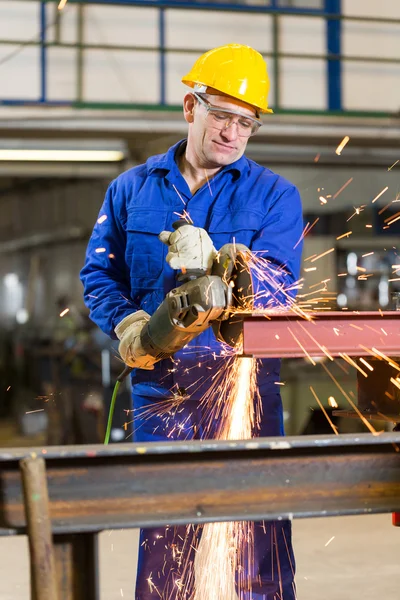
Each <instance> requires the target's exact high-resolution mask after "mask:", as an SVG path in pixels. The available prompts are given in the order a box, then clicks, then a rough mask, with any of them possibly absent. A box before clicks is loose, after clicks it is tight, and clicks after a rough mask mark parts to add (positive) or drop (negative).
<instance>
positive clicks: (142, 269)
mask: <svg viewBox="0 0 400 600" xmlns="http://www.w3.org/2000/svg"><path fill="white" fill-rule="evenodd" d="M185 144H186V142H185V140H183V141H180V142H179V143H177V144H175V145H174V146H172V147H171V148H170V149H169V150H168V152H166V153H165V154H161V155H157V156H153V157H151V158H149V159H148V160H147V162H146V163H145V164H143V165H139V166H137V167H134V168H132V169H130V170H128V171H126V172H124V173H122V174H121V175H120V176H119V177H117V178H116V179H115V180H114V181H113V182H112V183H111V184H110V186H109V188H108V190H107V193H106V196H105V200H104V203H103V206H102V208H101V210H100V214H99V218H98V221H97V223H96V225H95V227H94V229H93V233H92V236H91V238H90V241H89V244H88V248H87V253H86V262H85V265H84V267H83V269H82V272H81V279H82V282H83V285H84V298H85V302H86V305H87V306H88V307H89V309H90V317H91V319H92V320H93V321H94V322H95V323H96V324H97V325H98V326H99V327H100V328H101V329H102V330H103V331H104V332H106V333H107V334H108V335H110V336H111V337H112V338H115V333H114V329H115V327H116V325H117V324H118V323H119V322H120V321H121V320H122V319H123V318H124V317H126V316H127V315H129V314H130V313H132V312H133V311H136V310H138V309H143V310H145V311H147V312H148V313H149V314H152V313H153V312H154V311H155V310H156V308H157V307H158V306H159V304H160V303H161V302H162V301H163V299H164V298H165V295H166V294H167V292H169V291H170V290H171V289H172V288H174V287H176V285H179V284H177V280H176V273H175V272H174V271H173V270H172V269H171V268H170V267H169V265H168V264H167V263H166V261H165V257H166V254H167V247H166V245H165V244H163V243H162V242H161V241H160V240H159V239H158V234H159V233H160V232H161V231H162V230H172V223H173V222H174V221H176V220H177V219H178V218H179V215H181V214H182V212H183V210H185V211H186V212H187V213H189V215H190V217H191V219H192V221H193V224H194V225H195V226H197V227H203V228H204V229H205V230H206V231H207V232H208V233H209V235H210V237H211V239H212V241H213V243H214V246H215V248H217V249H219V248H221V246H222V245H223V244H225V243H227V242H232V241H236V242H237V243H242V244H245V245H246V246H248V247H249V248H250V249H251V250H253V251H257V252H258V253H259V254H260V255H263V256H265V257H267V258H268V260H269V261H270V264H271V265H276V266H284V269H282V271H281V274H280V275H277V276H276V279H277V280H278V283H279V281H280V280H282V283H283V284H284V286H285V288H288V287H290V286H291V285H293V284H294V283H295V282H296V281H297V280H298V278H299V272H300V260H301V247H302V244H301V243H298V242H299V239H300V238H301V234H302V230H303V221H302V211H301V200H300V196H299V193H298V191H297V189H296V187H295V186H294V185H292V184H291V183H289V182H288V181H286V180H285V179H284V178H282V177H280V176H279V175H277V174H275V173H273V172H272V171H270V170H269V169H266V168H264V167H262V166H260V165H258V164H257V163H255V162H253V161H252V160H249V159H248V158H246V157H245V156H242V157H241V158H239V159H238V160H237V161H235V162H233V163H232V164H230V165H228V166H225V167H223V168H222V169H221V170H220V171H219V172H218V173H217V175H215V176H214V177H213V178H212V179H211V180H210V181H209V182H208V183H206V184H205V185H203V187H201V188H200V189H199V190H197V191H196V193H195V194H193V195H192V194H191V192H190V190H189V187H188V185H187V183H186V181H185V180H184V178H183V177H182V175H181V173H180V171H179V169H178V166H177V163H176V160H175V159H176V154H177V152H182V151H183V150H184V147H185ZM253 283H254V287H255V289H256V291H258V292H259V291H260V289H262V288H263V287H264V288H266V290H267V291H268V284H265V282H264V283H260V282H259V281H258V280H257V278H254V279H253ZM271 291H272V292H273V293H274V294H275V297H276V298H278V296H279V292H278V294H277V292H276V289H273V290H271ZM290 294H291V295H292V296H294V295H295V291H294V290H293V291H291V293H290ZM271 298H273V296H271ZM278 300H279V302H286V301H287V298H286V297H284V296H283V295H282V297H281V298H278ZM267 302H268V300H267V299H266V300H265V303H267ZM269 305H271V301H269ZM220 350H221V345H220V344H219V343H218V342H217V341H216V339H215V337H214V335H213V332H212V330H211V328H209V329H208V330H207V331H206V332H204V333H203V334H201V335H200V336H198V337H197V338H196V339H194V340H193V341H192V342H191V343H190V344H189V345H188V346H186V347H185V348H184V349H183V350H181V351H180V352H178V353H177V354H176V355H175V357H174V359H175V361H174V363H172V362H171V360H169V359H168V360H166V361H161V362H160V363H157V364H156V365H155V369H154V371H143V370H138V369H135V370H134V371H133V373H132V384H133V391H134V392H135V386H136V385H139V384H140V385H141V387H140V389H141V390H143V384H144V385H145V386H146V385H147V386H148V391H149V395H150V396H151V395H152V394H153V392H152V390H154V387H155V386H156V387H157V386H158V387H159V386H162V387H164V388H165V389H173V388H175V389H176V388H178V387H179V388H184V389H185V390H187V391H188V392H189V393H191V394H192V398H195V399H196V398H197V399H198V398H200V397H201V395H202V394H203V393H204V390H205V389H206V388H207V385H208V386H209V385H210V383H209V382H210V381H211V380H212V376H213V372H215V371H216V370H218V369H220V368H221V361H220V360H218V358H217V357H218V354H219V353H220ZM222 360H225V359H222ZM278 379H279V360H275V359H272V360H271V359H268V360H263V361H261V367H260V370H259V375H258V382H259V387H260V393H261V396H267V395H268V394H272V393H273V394H276V393H277V388H278V386H276V385H274V383H275V382H276V381H277V380H278ZM207 382H208V384H207ZM145 389H146V388H145Z"/></svg>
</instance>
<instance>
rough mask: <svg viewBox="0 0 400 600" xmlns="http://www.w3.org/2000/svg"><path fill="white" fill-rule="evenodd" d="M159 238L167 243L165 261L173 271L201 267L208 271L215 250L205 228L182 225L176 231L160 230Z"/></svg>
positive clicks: (214, 255)
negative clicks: (167, 249)
mask: <svg viewBox="0 0 400 600" xmlns="http://www.w3.org/2000/svg"><path fill="white" fill-rule="evenodd" d="M158 237H159V239H160V240H161V241H162V242H163V243H164V244H167V246H168V248H169V251H168V254H167V258H166V260H167V263H168V264H169V266H170V267H171V268H172V269H174V270H175V271H177V270H179V269H181V270H183V271H185V270H186V271H187V270H188V269H202V270H204V271H207V272H210V271H211V267H212V264H213V261H214V259H215V257H216V256H217V254H218V253H217V251H216V249H215V248H214V245H213V243H212V241H211V238H210V236H209V235H208V233H207V231H206V230H205V229H202V228H201V227H194V225H189V224H188V225H182V226H181V227H179V229H177V230H176V231H172V232H171V231H162V232H161V233H160V235H159V236H158Z"/></svg>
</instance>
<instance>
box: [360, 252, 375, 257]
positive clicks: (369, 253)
mask: <svg viewBox="0 0 400 600" xmlns="http://www.w3.org/2000/svg"><path fill="white" fill-rule="evenodd" d="M372 254H374V252H367V254H362V255H361V257H362V258H365V257H366V256H372Z"/></svg>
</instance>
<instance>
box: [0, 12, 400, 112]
mask: <svg viewBox="0 0 400 600" xmlns="http://www.w3.org/2000/svg"><path fill="white" fill-rule="evenodd" d="M31 1H32V2H36V3H37V4H38V8H39V15H38V20H39V34H38V36H37V38H35V39H31V40H28V41H23V40H4V39H0V46H4V45H5V46H14V47H15V46H17V47H18V48H20V49H23V48H25V47H29V46H35V47H39V48H40V65H39V69H40V95H39V97H38V98H37V99H35V100H32V99H30V100H29V99H27V98H13V99H1V97H0V105H8V106H15V105H46V106H54V105H58V106H59V105H62V106H69V107H73V108H91V109H114V110H115V109H122V110H126V109H138V110H149V111H154V110H168V111H177V110H181V107H180V106H176V105H174V104H169V103H168V102H167V100H166V74H167V64H166V56H167V54H168V53H181V54H188V53H191V54H193V56H194V57H195V56H199V55H200V54H201V52H202V50H199V49H198V48H196V49H194V48H175V47H171V46H167V45H166V23H165V11H166V9H181V10H182V9H185V10H188V11H192V10H204V11H219V12H235V13H237V12H242V13H247V14H249V13H250V14H254V16H255V17H256V16H257V15H260V14H263V15H265V14H268V15H271V17H272V51H271V52H263V54H264V56H267V57H269V58H272V59H273V79H274V83H275V86H274V93H273V98H272V102H271V104H272V106H273V108H274V112H275V113H286V114H312V115H315V114H323V115H348V116H352V117H354V116H362V117H365V116H371V117H390V116H393V115H392V114H390V113H388V112H384V111H354V110H352V111H348V110H344V109H343V106H342V88H343V78H342V65H343V62H344V61H351V62H359V63H364V64H365V63H371V64H387V65H399V64H400V58H396V57H378V58H375V57H368V56H360V55H351V56H350V55H344V54H343V53H342V48H341V38H342V23H343V22H345V21H346V22H362V23H365V24H382V25H384V24H386V25H387V24H390V25H396V26H399V33H400V19H391V18H382V17H380V18H375V17H364V16H349V15H343V14H341V13H340V7H341V0H324V2H323V4H324V8H323V9H318V8H307V6H306V4H307V2H306V0H305V1H304V4H305V6H304V7H301V8H299V7H294V6H289V5H288V6H283V5H282V4H283V0H269V2H268V1H267V0H266V3H265V5H260V4H255V3H252V2H251V0H249V1H248V2H244V1H242V2H239V1H236V2H221V1H215V2H211V1H208V2H207V1H204V0H199V1H197V0H196V1H193V0H190V1H187V0H68V4H70V5H75V6H77V8H78V16H77V25H76V27H77V31H76V36H77V42H76V43H74V42H65V41H61V40H59V39H58V36H57V35H56V36H55V40H54V41H50V40H49V35H48V34H49V30H50V29H51V28H55V30H56V31H57V28H59V24H60V19H61V18H62V12H59V13H57V11H56V10H55V13H57V14H56V15H55V18H54V20H53V21H52V22H51V21H49V20H48V15H47V8H48V6H49V5H54V9H56V8H57V4H58V2H59V0H42V1H39V0H31ZM96 4H97V5H103V6H104V5H115V6H130V7H132V10H133V9H134V8H135V7H142V8H143V7H147V8H149V7H153V8H158V11H159V13H158V45H157V46H148V45H146V46H140V45H126V44H119V45H118V44H98V43H88V42H86V41H85V40H84V19H85V15H84V9H85V6H86V5H96ZM288 4H289V0H288ZM285 15H292V16H297V17H299V18H302V17H308V18H309V17H314V18H319V19H321V18H323V19H324V20H325V22H326V43H325V47H326V52H325V53H324V54H316V53H307V52H303V53H290V52H282V51H281V50H280V48H281V41H280V27H279V24H280V22H279V20H280V18H281V17H282V16H285ZM54 47H57V48H77V50H78V52H77V59H76V93H75V99H74V100H57V101H54V100H51V99H49V97H48V93H47V88H48V76H49V74H48V50H49V49H50V48H54ZM18 48H17V50H15V49H14V50H13V51H11V52H10V54H9V55H6V56H5V57H3V59H2V60H1V61H0V69H1V66H2V64H4V62H6V60H12V58H13V56H14V55H15V54H16V53H17V52H18ZM208 49H209V48H204V49H203V50H204V51H206V50H208ZM87 50H110V51H111V50H112V51H132V52H138V51H154V52H157V53H158V58H159V60H158V69H159V77H158V80H159V101H158V103H146V104H144V103H132V102H105V101H104V102H103V101H101V100H100V101H97V102H87V101H85V100H84V99H83V82H84V77H85V67H84V60H83V59H84V53H85V51H87ZM283 59H311V60H324V61H325V63H326V69H327V78H326V79H327V98H328V105H327V109H326V110H314V109H309V110H304V109H285V108H283V107H282V106H281V85H280V74H281V61H282V60H283Z"/></svg>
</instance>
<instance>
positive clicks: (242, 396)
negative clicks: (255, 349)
mask: <svg viewBox="0 0 400 600" xmlns="http://www.w3.org/2000/svg"><path fill="white" fill-rule="evenodd" d="M256 372H257V366H256V361H255V359H253V358H239V357H236V358H235V360H234V363H233V365H232V368H231V369H230V371H228V373H229V380H230V381H231V385H232V387H231V390H230V393H229V394H228V398H227V399H226V400H225V399H222V401H223V402H224V404H225V403H226V410H224V413H225V414H226V418H225V419H222V421H221V428H220V430H219V432H218V436H217V439H221V440H246V439H251V437H252V435H253V431H254V425H255V423H254V415H255V414H257V413H258V412H259V409H258V410H257V408H256V405H257V404H258V405H259V394H258V390H257V383H256ZM252 542H253V524H252V523H246V522H232V523H208V524H206V525H205V526H204V528H203V533H202V537H201V540H200V543H199V547H198V550H197V553H196V557H195V561H194V573H195V593H194V597H193V600H233V599H234V598H237V595H236V592H235V585H236V578H237V585H238V590H239V594H240V590H241V589H243V590H244V589H246V590H249V589H251V575H250V572H251V571H250V567H251V565H252V562H253V561H252ZM244 562H246V563H247V564H246V565H245V564H244Z"/></svg>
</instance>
